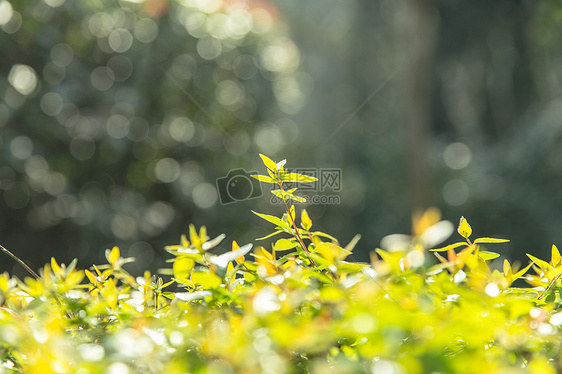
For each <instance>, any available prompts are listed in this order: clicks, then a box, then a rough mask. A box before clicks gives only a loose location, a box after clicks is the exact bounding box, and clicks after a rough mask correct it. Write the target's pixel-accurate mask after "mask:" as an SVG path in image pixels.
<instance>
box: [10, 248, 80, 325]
mask: <svg viewBox="0 0 562 374" xmlns="http://www.w3.org/2000/svg"><path fill="white" fill-rule="evenodd" d="M0 249H1V250H2V252H4V253H5V254H7V255H8V256H10V257H11V258H13V259H14V260H16V261H17V262H18V264H20V265H21V266H23V268H24V269H25V270H27V272H28V273H29V274H31V275H33V277H34V278H35V279H37V280H38V281H41V277H40V276H39V275H38V274H37V273H36V272H34V271H33V269H32V268H30V267H29V266H27V264H26V263H25V262H23V261H22V260H20V259H19V257H18V256H16V255H15V254H13V253H12V252H10V251H8V250H7V249H6V248H4V246H2V245H0ZM50 293H51V295H52V296H53V299H54V300H55V302H56V303H57V305H58V306H59V307H60V308H61V309H63V311H64V314H66V317H67V318H70V314H69V313H68V311H67V310H65V309H64V308H63V304H62V302H61V301H60V299H59V297H58V296H57V295H56V294H55V293H54V292H53V291H50Z"/></svg>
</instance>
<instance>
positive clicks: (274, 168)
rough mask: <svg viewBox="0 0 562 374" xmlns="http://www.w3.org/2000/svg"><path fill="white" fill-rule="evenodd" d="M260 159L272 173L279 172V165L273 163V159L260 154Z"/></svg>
mask: <svg viewBox="0 0 562 374" xmlns="http://www.w3.org/2000/svg"><path fill="white" fill-rule="evenodd" d="M260 157H261V159H262V161H263V164H264V165H265V166H266V167H267V168H268V169H269V170H271V171H273V172H276V171H278V170H279V168H278V167H277V164H276V163H275V161H273V160H272V159H270V158H269V157H267V156H266V155H262V154H261V153H260Z"/></svg>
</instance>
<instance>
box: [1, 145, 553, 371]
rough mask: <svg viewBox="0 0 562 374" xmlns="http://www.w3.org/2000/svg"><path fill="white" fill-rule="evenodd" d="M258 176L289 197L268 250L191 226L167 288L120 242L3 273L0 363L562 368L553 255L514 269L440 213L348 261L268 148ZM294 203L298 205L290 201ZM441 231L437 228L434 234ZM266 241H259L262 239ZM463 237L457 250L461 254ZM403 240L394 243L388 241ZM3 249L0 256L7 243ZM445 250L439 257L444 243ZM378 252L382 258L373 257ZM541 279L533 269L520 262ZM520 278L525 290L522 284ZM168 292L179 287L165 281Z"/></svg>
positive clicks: (116, 367) (114, 367)
mask: <svg viewBox="0 0 562 374" xmlns="http://www.w3.org/2000/svg"><path fill="white" fill-rule="evenodd" d="M261 157H262V160H263V162H264V164H265V166H266V167H267V175H258V176H256V178H257V179H259V180H260V181H262V182H266V183H271V184H274V185H277V186H278V187H279V188H278V189H277V190H274V191H272V192H273V193H274V194H275V195H276V196H279V197H281V198H282V199H283V200H284V201H285V203H286V211H285V212H284V214H283V215H282V216H281V217H277V216H274V215H268V214H261V213H256V214H257V215H258V216H259V217H261V218H263V219H264V220H265V221H267V222H269V223H271V224H273V225H274V226H275V229H274V231H273V233H272V234H271V235H268V237H273V236H283V237H282V238H277V239H276V240H275V241H274V242H273V243H272V244H271V248H270V249H266V248H265V247H263V246H259V247H257V248H256V249H255V250H254V251H253V252H252V253H250V252H251V249H252V244H247V245H244V246H239V245H238V244H237V243H236V242H235V241H233V242H232V250H231V251H226V252H225V253H215V252H216V250H215V249H216V248H217V246H218V245H219V243H221V242H222V241H223V240H224V235H219V236H217V237H216V238H214V239H210V238H209V236H208V235H207V230H206V228H205V227H201V228H200V229H199V230H196V229H195V227H194V226H193V225H191V226H190V227H189V234H188V235H182V237H181V240H180V243H179V244H178V245H172V246H168V247H167V248H166V249H167V251H168V252H169V253H170V254H172V255H173V257H172V258H171V260H170V262H171V263H172V266H171V268H168V269H163V270H162V272H163V273H169V274H171V275H172V280H171V281H170V282H166V283H164V281H163V280H162V278H161V277H160V276H157V275H153V274H151V273H150V272H148V271H147V272H146V273H145V274H144V276H142V277H137V278H135V277H133V276H131V275H130V274H129V273H128V272H127V271H126V270H125V269H124V266H126V264H127V263H128V262H130V261H133V259H130V258H123V257H122V256H121V253H120V250H119V248H117V247H114V248H113V249H111V250H107V251H106V252H105V256H106V259H107V264H105V265H99V266H96V265H94V266H93V267H92V268H90V269H87V270H84V271H82V270H78V269H77V268H76V261H73V262H72V263H70V264H69V265H68V266H66V265H64V264H59V263H58V262H57V261H56V260H55V259H54V258H53V259H52V260H51V262H50V264H47V265H45V266H44V267H43V268H42V269H41V271H40V274H39V275H35V278H25V279H23V280H20V279H18V278H16V277H10V276H9V275H8V274H7V273H4V274H3V275H1V276H0V305H1V307H0V345H1V349H0V360H1V361H2V369H1V370H2V372H4V373H17V372H26V373H34V372H38V373H68V372H76V373H188V372H189V373H325V372H334V373H429V372H441V373H445V372H446V373H466V372H486V373H488V372H490V373H492V372H493V373H498V372H509V373H519V372H520V373H555V372H557V371H559V370H561V369H562V361H561V360H560V357H559V352H560V349H561V348H562V334H560V331H559V329H560V326H561V325H562V312H561V311H560V306H561V303H562V299H561V294H562V291H561V290H562V285H561V283H562V282H561V280H560V278H561V276H562V260H561V259H562V257H561V255H560V252H559V251H558V249H557V248H556V247H555V246H553V247H552V256H551V260H550V261H549V262H546V261H543V260H540V259H538V258H535V257H533V256H529V257H530V259H531V260H532V262H531V264H529V266H527V267H525V268H523V269H521V270H519V269H518V266H517V265H514V264H510V263H509V262H508V261H507V260H505V261H504V264H503V269H502V270H501V271H500V270H498V269H494V262H492V260H493V259H494V258H496V257H497V255H496V254H495V253H492V252H488V251H486V250H485V247H484V245H487V244H495V243H501V242H504V241H505V240H502V239H494V238H478V239H474V240H471V239H470V237H471V234H472V229H471V227H470V225H469V224H468V222H467V221H466V219H464V218H461V220H460V223H459V226H458V232H459V234H460V235H461V236H462V237H463V238H464V241H463V242H459V243H455V244H452V245H449V246H446V247H444V248H441V249H432V251H433V252H434V253H435V254H437V255H438V256H437V257H438V259H439V260H440V261H439V262H438V263H435V261H433V256H431V251H429V249H430V248H428V247H427V243H430V242H432V241H433V242H435V241H440V240H442V235H436V234H435V233H436V232H439V231H441V232H442V231H443V230H442V228H443V227H447V224H444V223H443V222H444V221H440V217H439V214H438V213H437V212H436V210H434V209H430V210H428V211H426V212H425V213H424V214H422V215H420V216H418V217H416V218H415V220H414V235H413V236H412V237H410V239H409V242H408V244H407V245H402V246H400V247H397V246H390V248H391V249H389V250H382V249H378V250H377V251H376V252H377V253H378V256H377V255H376V254H373V256H372V261H371V263H369V264H367V263H356V262H348V261H346V258H348V257H349V256H351V255H352V251H353V249H354V247H355V245H356V244H357V242H358V240H359V237H356V238H355V239H353V240H352V241H351V242H350V243H349V244H347V245H346V246H342V245H340V243H339V242H338V241H337V240H336V239H335V238H333V237H332V236H330V235H328V234H325V233H322V232H318V231H313V230H312V226H313V223H312V220H311V218H310V216H309V215H308V213H307V212H306V210H305V209H302V210H301V211H300V212H297V208H296V207H295V205H291V204H290V202H291V200H296V201H300V199H301V198H299V197H297V196H295V195H294V192H295V190H294V189H292V190H285V189H284V186H283V183H285V182H288V181H296V182H302V181H309V178H310V177H307V176H303V175H299V174H293V173H288V172H287V171H286V170H285V168H284V165H285V161H281V162H274V161H272V160H271V159H269V158H268V157H266V156H263V155H261ZM295 198H296V199H295ZM436 227H437V228H439V227H440V228H441V229H439V230H436ZM262 239H265V238H262ZM459 247H464V248H463V249H462V250H460V251H459V252H457V251H456V248H459ZM397 248H400V249H399V250H397ZM3 250H4V251H5V252H7V250H5V249H3ZM441 251H444V252H447V256H448V258H444V257H443V256H441V255H439V254H438V253H439V252H441ZM379 256H380V257H379ZM531 268H532V269H533V271H534V273H535V274H527V271H528V270H529V269H531ZM519 278H523V279H524V280H525V281H527V282H528V283H529V284H531V285H532V286H533V288H516V287H512V283H513V282H514V281H516V280H517V279H519ZM173 287H175V289H174V288H173Z"/></svg>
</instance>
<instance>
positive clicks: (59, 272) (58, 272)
mask: <svg viewBox="0 0 562 374" xmlns="http://www.w3.org/2000/svg"><path fill="white" fill-rule="evenodd" d="M51 269H53V273H55V274H56V275H62V269H61V267H60V266H59V264H57V260H55V258H54V257H51Z"/></svg>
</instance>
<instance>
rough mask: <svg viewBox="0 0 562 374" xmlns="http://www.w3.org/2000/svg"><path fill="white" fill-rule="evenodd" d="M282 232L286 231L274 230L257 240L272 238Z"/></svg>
mask: <svg viewBox="0 0 562 374" xmlns="http://www.w3.org/2000/svg"><path fill="white" fill-rule="evenodd" d="M282 232H284V231H281V230H277V231H274V232H272V233H271V234H268V235H266V236H264V237H261V238H257V239H256V240H264V239H267V238H271V237H272V236H275V235H277V234H281V233H282Z"/></svg>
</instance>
